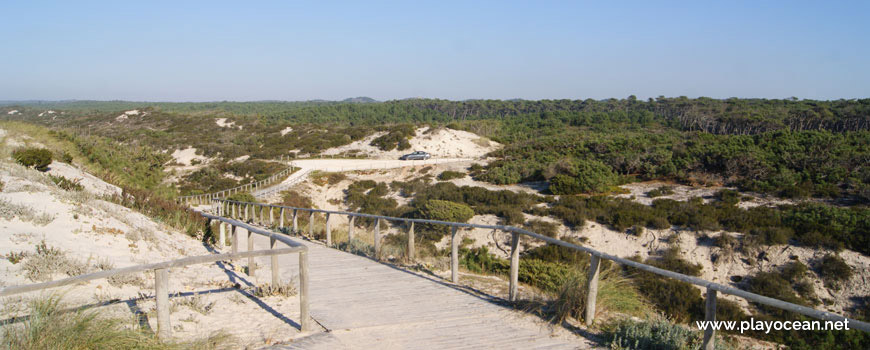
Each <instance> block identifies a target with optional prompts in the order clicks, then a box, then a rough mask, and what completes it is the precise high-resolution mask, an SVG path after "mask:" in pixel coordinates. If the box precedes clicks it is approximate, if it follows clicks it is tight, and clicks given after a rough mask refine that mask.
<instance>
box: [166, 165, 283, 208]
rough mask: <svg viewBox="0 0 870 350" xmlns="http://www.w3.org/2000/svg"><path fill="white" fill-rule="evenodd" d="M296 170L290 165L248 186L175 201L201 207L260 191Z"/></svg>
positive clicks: (181, 197)
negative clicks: (244, 193) (235, 195)
mask: <svg viewBox="0 0 870 350" xmlns="http://www.w3.org/2000/svg"><path fill="white" fill-rule="evenodd" d="M296 169H299V168H298V167H296V166H293V165H291V166H290V167H288V168H287V169H284V170H281V171H279V172H277V173H275V174H272V175H271V176H269V177H268V178H265V179H263V180H260V181H254V182H251V183H248V184H244V185H241V186H236V187H233V188H229V189H226V190H222V191H217V192H212V193H203V194H195V195H190V196H180V197H178V198H176V201H177V202H179V203H184V204H187V205H201V204H208V203H210V201H211V200H212V199H216V198H225V197H227V196H231V195H233V194H236V193H241V192H253V191H256V190H258V189H261V188H262V187H263V186H266V185H271V184H273V183H275V182H277V181H281V180H284V178H286V177H287V176H289V175H290V174H292V173H293V172H294V171H295V170H296Z"/></svg>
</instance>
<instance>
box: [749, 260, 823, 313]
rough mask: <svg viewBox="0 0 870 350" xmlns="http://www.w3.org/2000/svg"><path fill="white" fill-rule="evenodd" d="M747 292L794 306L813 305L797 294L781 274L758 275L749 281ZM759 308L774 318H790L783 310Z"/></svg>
mask: <svg viewBox="0 0 870 350" xmlns="http://www.w3.org/2000/svg"><path fill="white" fill-rule="evenodd" d="M746 290H748V291H750V292H752V293H755V294H761V295H764V296H766V297H771V298H775V299H779V300H783V301H787V302H790V303H794V304H799V305H805V306H806V305H809V304H811V303H810V302H809V301H808V300H804V299H803V298H801V297H799V296H798V295H797V294H795V291H794V288H793V287H792V283H791V282H789V281H788V280H786V279H785V278H783V276H782V274H781V273H779V272H759V273H756V274H755V275H754V276H752V277H750V278H749V281H748V283H747V284H746ZM758 307H759V309H761V310H763V311H764V312H765V313H768V314H770V315H772V316H774V317H783V318H784V319H785V318H787V316H788V313H787V312H786V311H783V310H781V309H777V308H774V307H770V306H766V305H761V304H759V305H758Z"/></svg>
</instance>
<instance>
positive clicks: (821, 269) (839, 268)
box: [817, 254, 853, 288]
mask: <svg viewBox="0 0 870 350" xmlns="http://www.w3.org/2000/svg"><path fill="white" fill-rule="evenodd" d="M817 269H818V273H819V277H821V278H822V280H823V281H824V282H825V286H828V287H834V288H838V287H839V285H840V283H842V282H845V281H848V280H849V278H852V274H853V272H852V268H851V267H849V264H846V261H845V260H843V258H841V257H839V256H837V255H834V254H826V255H825V256H824V257H823V258H822V259H821V260H820V261H819V262H818V267H817Z"/></svg>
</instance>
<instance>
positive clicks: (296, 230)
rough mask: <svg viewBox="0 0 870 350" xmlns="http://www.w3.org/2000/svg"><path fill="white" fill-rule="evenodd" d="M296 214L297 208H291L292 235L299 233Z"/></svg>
mask: <svg viewBox="0 0 870 350" xmlns="http://www.w3.org/2000/svg"><path fill="white" fill-rule="evenodd" d="M297 214H299V213H298V210H296V209H293V234H294V235H298V234H299V224H297V222H296V217H297V216H298V215H297Z"/></svg>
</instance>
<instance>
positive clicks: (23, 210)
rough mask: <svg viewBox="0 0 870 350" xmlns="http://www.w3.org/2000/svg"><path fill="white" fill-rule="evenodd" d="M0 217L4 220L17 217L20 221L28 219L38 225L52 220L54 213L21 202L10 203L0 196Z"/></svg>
mask: <svg viewBox="0 0 870 350" xmlns="http://www.w3.org/2000/svg"><path fill="white" fill-rule="evenodd" d="M0 218H2V219H4V220H12V219H13V218H18V219H19V220H21V221H29V222H32V223H33V224H34V225H38V226H45V225H48V224H49V223H51V222H52V221H54V215H51V214H49V213H46V212H42V211H37V210H36V209H33V208H31V207H28V206H26V205H23V204H17V203H12V202H9V201H7V200H5V199H2V198H0Z"/></svg>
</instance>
